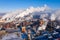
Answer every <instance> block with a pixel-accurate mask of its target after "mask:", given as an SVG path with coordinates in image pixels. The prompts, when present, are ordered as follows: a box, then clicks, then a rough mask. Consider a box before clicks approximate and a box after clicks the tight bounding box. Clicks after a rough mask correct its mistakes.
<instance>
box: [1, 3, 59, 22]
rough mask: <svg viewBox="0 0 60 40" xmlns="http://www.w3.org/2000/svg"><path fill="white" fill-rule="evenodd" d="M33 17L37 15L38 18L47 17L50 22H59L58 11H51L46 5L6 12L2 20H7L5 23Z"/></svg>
mask: <svg viewBox="0 0 60 40" xmlns="http://www.w3.org/2000/svg"><path fill="white" fill-rule="evenodd" d="M34 15H39V16H40V18H45V17H49V18H50V19H52V20H54V19H58V20H60V10H55V11H53V10H52V9H51V8H50V7H48V6H47V5H46V4H45V5H44V6H43V7H36V8H35V7H30V8H27V9H24V10H16V11H12V12H8V13H7V14H6V15H4V16H3V17H2V19H8V20H7V21H9V20H10V21H11V20H15V19H16V18H25V19H31V18H32V17H33V16H34Z"/></svg>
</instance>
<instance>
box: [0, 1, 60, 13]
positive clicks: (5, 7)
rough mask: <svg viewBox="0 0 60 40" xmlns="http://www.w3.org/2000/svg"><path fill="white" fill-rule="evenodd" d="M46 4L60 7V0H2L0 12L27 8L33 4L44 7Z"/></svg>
mask: <svg viewBox="0 0 60 40" xmlns="http://www.w3.org/2000/svg"><path fill="white" fill-rule="evenodd" d="M44 4H46V5H48V6H49V7H50V8H52V9H60V0H0V12H8V11H13V10H17V9H26V8H29V7H31V6H33V7H42V6H44Z"/></svg>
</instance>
